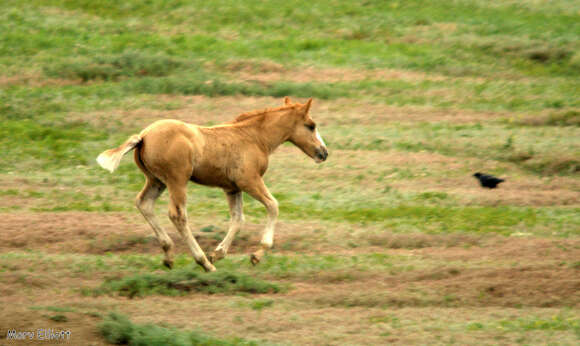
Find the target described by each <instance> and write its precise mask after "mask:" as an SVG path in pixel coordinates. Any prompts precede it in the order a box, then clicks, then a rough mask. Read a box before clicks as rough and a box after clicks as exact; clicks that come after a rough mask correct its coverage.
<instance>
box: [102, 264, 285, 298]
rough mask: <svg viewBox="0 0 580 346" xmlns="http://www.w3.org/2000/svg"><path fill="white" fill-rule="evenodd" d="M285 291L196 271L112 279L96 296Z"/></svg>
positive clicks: (229, 274) (243, 278) (241, 276)
mask: <svg viewBox="0 0 580 346" xmlns="http://www.w3.org/2000/svg"><path fill="white" fill-rule="evenodd" d="M284 290H285V288H284V287H282V286H280V285H277V284H274V283H270V282H265V281H262V280H259V279H255V278H253V277H251V276H249V275H245V274H239V273H235V272H228V271H218V272H214V273H201V272H199V271H198V269H197V268H195V269H192V268H188V269H181V270H173V271H170V272H164V273H146V274H136V275H133V276H128V277H124V278H120V279H109V280H107V281H105V282H104V283H103V284H102V285H101V287H100V288H97V289H96V290H94V291H93V294H96V295H98V294H102V293H113V292H118V293H119V295H122V296H127V297H130V298H133V297H142V296H146V295H151V294H161V295H170V296H174V295H182V294H185V293H187V292H192V291H195V292H203V293H208V294H214V293H226V294H235V293H254V294H256V293H278V292H282V291H284Z"/></svg>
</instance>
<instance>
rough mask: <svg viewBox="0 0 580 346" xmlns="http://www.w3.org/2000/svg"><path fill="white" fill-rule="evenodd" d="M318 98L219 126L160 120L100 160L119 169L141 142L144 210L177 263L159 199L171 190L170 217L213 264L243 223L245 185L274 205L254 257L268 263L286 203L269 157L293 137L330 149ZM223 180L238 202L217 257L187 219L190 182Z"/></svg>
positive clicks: (308, 148)
mask: <svg viewBox="0 0 580 346" xmlns="http://www.w3.org/2000/svg"><path fill="white" fill-rule="evenodd" d="M311 104H312V99H309V100H308V101H307V102H306V103H305V104H300V103H291V101H290V98H288V97H285V98H284V106H282V107H278V108H271V109H264V110H258V111H252V112H247V113H243V114H241V115H239V116H238V117H237V118H236V119H235V120H234V121H233V122H231V123H226V124H223V125H217V126H212V127H203V126H197V125H193V124H187V123H184V122H181V121H178V120H160V121H157V122H155V123H153V124H151V125H150V126H148V127H147V128H145V129H144V130H143V131H141V133H140V134H138V135H133V136H131V137H130V138H129V139H128V140H127V141H126V142H125V143H123V144H122V145H121V146H119V147H117V148H114V149H109V150H106V151H104V152H102V153H101V154H100V155H99V157H98V158H97V162H98V163H99V165H101V166H102V167H103V168H105V169H107V170H109V171H110V172H111V173H112V172H113V171H114V170H115V169H116V168H117V167H118V165H119V162H120V161H121V158H122V157H123V155H125V154H126V153H128V152H129V151H131V150H133V149H135V163H137V166H139V168H140V169H141V170H142V171H143V173H144V174H145V178H146V182H145V186H144V187H143V190H141V192H140V193H139V195H138V196H137V201H136V204H137V209H139V211H140V212H141V214H143V216H144V217H145V219H146V220H147V222H148V223H149V225H151V227H152V228H153V231H154V232H155V235H156V236H157V239H158V240H159V242H160V244H161V247H162V248H163V251H164V252H165V259H164V261H163V263H164V264H165V265H166V266H167V267H169V268H171V267H172V266H173V256H174V253H173V252H174V251H173V247H174V244H173V241H172V240H171V238H170V237H169V236H168V235H167V232H165V230H164V229H163V228H161V226H160V225H159V222H158V221H157V218H156V217H155V213H154V205H155V201H156V200H157V198H158V197H159V196H160V195H161V193H163V191H164V190H165V189H166V188H167V189H168V190H169V199H170V201H169V218H170V219H171V221H172V222H173V224H174V225H175V227H176V228H177V230H178V231H179V233H180V234H181V236H182V237H183V238H184V239H185V241H186V242H187V245H188V246H189V249H190V250H191V252H192V254H193V257H194V258H195V261H196V262H197V263H198V264H199V265H201V266H202V267H203V268H204V269H205V270H206V271H214V270H215V267H214V265H213V263H215V262H216V261H217V260H219V259H221V258H224V257H225V256H226V254H227V252H228V249H229V247H230V245H231V244H232V241H233V239H234V237H235V235H236V233H237V232H238V231H239V230H240V228H241V226H242V221H243V219H244V216H243V210H242V191H244V192H246V193H248V194H250V196H252V197H253V198H255V199H256V200H258V201H260V202H261V203H262V204H263V205H264V206H265V207H266V210H267V212H268V219H267V222H266V227H265V229H264V232H263V235H262V240H261V242H260V248H259V249H258V250H257V251H255V252H254V253H253V254H252V255H251V261H252V263H253V264H257V263H259V262H260V259H261V258H262V256H263V255H264V254H265V252H266V251H267V250H268V249H270V248H271V247H272V244H273V240H274V227H275V223H276V220H277V218H278V202H277V201H276V199H275V198H274V197H273V196H272V194H270V191H268V188H267V187H266V185H265V184H264V181H263V180H262V176H263V175H264V173H265V172H266V170H267V168H268V157H269V155H270V154H272V152H274V150H275V149H276V148H277V147H278V146H280V144H282V143H284V142H286V141H290V142H292V143H294V144H295V145H296V146H297V147H298V148H300V149H301V150H302V151H303V152H304V153H305V154H306V155H308V156H310V157H311V158H313V159H314V160H315V161H316V162H317V163H320V162H323V161H325V160H326V157H327V156H328V151H327V150H326V145H325V144H324V141H323V140H322V138H321V137H320V134H319V132H318V129H317V128H316V124H315V123H314V121H313V120H312V118H311V117H310V115H309V110H310V106H311ZM190 180H191V181H193V182H195V183H198V184H201V185H207V186H215V187H220V188H222V189H223V190H224V192H225V194H226V197H227V200H228V204H229V207H230V215H231V221H230V226H229V229H228V233H227V235H226V236H225V238H224V239H223V240H222V242H221V243H220V244H219V245H218V246H217V247H216V249H215V250H214V251H213V252H212V253H211V254H210V256H209V259H208V258H207V257H206V256H205V253H204V252H203V250H202V249H201V248H200V246H199V244H198V243H197V241H196V240H195V238H194V237H193V236H192V233H191V229H190V228H189V226H188V223H187V212H186V208H185V204H186V190H187V182H188V181H190Z"/></svg>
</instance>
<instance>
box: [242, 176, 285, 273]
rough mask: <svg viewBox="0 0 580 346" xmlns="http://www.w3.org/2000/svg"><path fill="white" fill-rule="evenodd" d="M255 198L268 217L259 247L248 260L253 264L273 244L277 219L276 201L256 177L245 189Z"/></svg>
mask: <svg viewBox="0 0 580 346" xmlns="http://www.w3.org/2000/svg"><path fill="white" fill-rule="evenodd" d="M245 191H246V192H247V193H249V194H250V195H251V196H252V197H254V198H255V199H256V200H258V201H260V202H261V203H262V204H263V205H264V207H266V211H267V212H268V219H267V221H266V228H264V233H262V240H261V241H260V249H258V250H257V251H256V252H254V253H253V254H252V255H251V257H250V261H251V262H252V264H253V265H256V264H258V263H260V260H261V259H262V257H263V256H264V254H265V253H266V251H268V250H269V249H271V248H272V245H273V244H274V228H275V226H276V221H277V220H278V201H276V198H274V196H272V194H271V193H270V191H268V188H267V187H266V185H265V184H264V181H263V180H262V178H258V179H257V180H255V181H254V184H253V185H252V186H250V187H247V188H246V189H245Z"/></svg>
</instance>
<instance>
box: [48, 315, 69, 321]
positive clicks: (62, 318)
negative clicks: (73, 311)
mask: <svg viewBox="0 0 580 346" xmlns="http://www.w3.org/2000/svg"><path fill="white" fill-rule="evenodd" d="M48 318H49V319H50V320H51V321H54V322H67V321H68V317H66V316H65V315H62V314H57V315H52V316H49V317H48Z"/></svg>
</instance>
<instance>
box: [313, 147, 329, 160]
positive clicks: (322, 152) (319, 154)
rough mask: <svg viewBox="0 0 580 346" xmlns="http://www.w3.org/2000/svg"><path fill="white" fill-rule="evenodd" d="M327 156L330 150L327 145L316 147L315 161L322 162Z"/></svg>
mask: <svg viewBox="0 0 580 346" xmlns="http://www.w3.org/2000/svg"><path fill="white" fill-rule="evenodd" d="M327 157H328V150H326V147H320V148H316V150H315V152H314V161H315V162H316V163H321V162H324V161H326V158H327Z"/></svg>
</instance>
